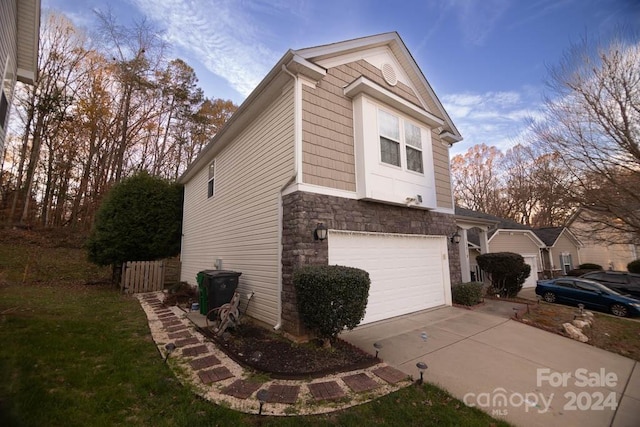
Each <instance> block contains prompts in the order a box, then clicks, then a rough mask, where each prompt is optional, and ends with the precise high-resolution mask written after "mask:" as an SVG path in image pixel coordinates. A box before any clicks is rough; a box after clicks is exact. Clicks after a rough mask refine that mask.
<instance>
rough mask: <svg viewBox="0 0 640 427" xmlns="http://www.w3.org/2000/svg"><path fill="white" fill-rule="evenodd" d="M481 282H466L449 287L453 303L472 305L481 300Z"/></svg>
mask: <svg viewBox="0 0 640 427" xmlns="http://www.w3.org/2000/svg"><path fill="white" fill-rule="evenodd" d="M482 288H483V284H482V283H481V282H467V283H460V284H457V285H454V286H453V287H452V288H451V299H453V302H454V303H455V304H460V305H467V306H472V305H476V304H479V303H480V302H481V301H482Z"/></svg>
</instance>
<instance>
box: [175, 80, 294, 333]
mask: <svg viewBox="0 0 640 427" xmlns="http://www.w3.org/2000/svg"><path fill="white" fill-rule="evenodd" d="M293 158H294V107H293V84H292V83H289V84H288V86H287V87H286V89H283V91H282V94H281V95H280V96H279V97H278V98H277V99H276V100H274V101H273V102H272V103H271V104H270V105H269V106H268V107H267V108H265V109H264V111H263V112H262V113H261V114H260V115H259V116H257V117H256V118H255V119H254V120H253V121H252V122H251V124H250V125H249V126H247V127H246V129H244V130H243V131H242V133H240V134H239V135H238V136H237V137H236V138H234V140H233V141H232V142H231V143H230V144H228V145H227V146H226V147H225V148H223V149H222V151H221V152H220V153H218V154H217V156H216V157H215V162H216V163H215V194H214V196H213V197H211V198H208V197H207V181H208V179H209V175H208V167H203V168H201V170H200V171H199V172H197V174H196V175H195V176H194V177H193V178H192V179H190V180H189V181H188V182H186V183H185V200H184V218H183V220H184V225H183V241H182V262H183V263H182V273H181V280H183V281H186V282H189V283H191V284H194V285H195V278H196V274H197V273H198V272H199V271H201V270H205V269H213V268H214V262H215V260H216V259H217V258H220V259H222V262H223V264H222V267H223V268H224V269H226V270H236V271H240V272H241V273H242V276H241V277H240V290H241V292H242V293H243V295H244V294H246V293H247V292H249V291H254V292H255V297H254V298H253V299H252V300H251V304H250V305H249V309H248V310H249V311H248V314H249V315H250V316H252V317H254V318H256V319H258V320H261V321H263V322H267V323H269V324H271V325H275V323H276V322H278V321H279V315H280V294H279V290H278V283H279V277H280V276H279V272H280V237H279V236H280V232H281V226H280V217H281V213H280V209H281V202H280V191H281V189H282V187H283V186H284V185H285V184H286V183H287V182H288V181H289V180H290V179H291V177H292V176H293V173H294V164H295V163H294V160H293ZM243 304H244V302H243Z"/></svg>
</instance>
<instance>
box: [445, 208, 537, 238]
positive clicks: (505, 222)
mask: <svg viewBox="0 0 640 427" xmlns="http://www.w3.org/2000/svg"><path fill="white" fill-rule="evenodd" d="M455 212H456V215H457V216H461V217H468V218H477V219H485V220H490V221H493V222H495V223H496V226H495V228H494V230H493V231H494V232H495V230H497V229H507V230H531V227H528V226H526V225H523V224H520V223H519V222H516V221H513V220H511V219H507V218H500V217H499V216H495V215H490V214H487V213H484V212H479V211H474V210H472V209H467V208H461V207H460V206H456V210H455Z"/></svg>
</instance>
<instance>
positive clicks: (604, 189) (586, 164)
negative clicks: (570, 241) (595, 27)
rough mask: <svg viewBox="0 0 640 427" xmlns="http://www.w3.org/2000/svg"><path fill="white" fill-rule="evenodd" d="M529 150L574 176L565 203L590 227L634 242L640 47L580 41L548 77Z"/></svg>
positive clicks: (639, 215) (638, 226) (638, 218)
mask: <svg viewBox="0 0 640 427" xmlns="http://www.w3.org/2000/svg"><path fill="white" fill-rule="evenodd" d="M545 107H546V117H545V118H544V120H540V121H537V122H535V123H534V124H533V130H534V134H535V138H536V144H537V145H538V146H539V147H540V148H541V149H543V150H545V151H546V152H549V153H557V154H558V156H559V158H560V159H561V160H562V162H563V163H564V165H565V167H566V169H567V170H568V171H570V172H571V173H572V175H573V179H574V184H575V187H574V188H573V189H572V196H573V197H574V199H575V200H577V201H579V202H580V203H581V205H582V206H584V207H587V208H589V209H590V210H592V211H594V212H598V215H592V216H590V218H591V221H593V223H594V226H596V225H600V226H602V227H610V228H612V229H616V230H619V231H622V232H624V234H626V235H627V236H628V241H629V242H634V241H635V242H637V241H638V237H639V236H640V192H639V191H638V189H639V188H640V147H639V145H638V144H639V143H640V39H639V38H638V35H637V34H634V35H632V36H631V37H627V38H623V37H621V36H619V37H618V38H616V39H614V40H613V41H611V42H609V43H607V44H602V43H600V44H595V45H593V44H591V43H589V42H588V41H586V40H585V41H583V42H581V43H580V44H576V45H574V46H572V47H571V49H570V50H568V51H567V52H566V54H565V56H564V57H563V60H562V61H561V62H560V63H559V65H558V66H557V67H555V68H554V69H552V70H551V73H550V80H549V93H548V95H547V97H546V101H545Z"/></svg>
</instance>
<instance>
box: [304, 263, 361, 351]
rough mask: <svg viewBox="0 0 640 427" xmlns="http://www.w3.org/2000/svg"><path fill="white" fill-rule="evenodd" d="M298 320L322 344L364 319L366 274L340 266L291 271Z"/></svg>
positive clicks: (322, 266) (312, 267) (317, 266)
mask: <svg viewBox="0 0 640 427" xmlns="http://www.w3.org/2000/svg"><path fill="white" fill-rule="evenodd" d="M293 284H294V286H295V288H296V298H297V302H298V312H299V313H300V318H301V320H302V323H303V324H304V325H305V327H307V329H309V330H310V331H311V332H313V333H315V334H316V335H317V336H318V337H319V338H322V339H323V340H324V342H325V345H327V346H328V345H330V340H331V339H333V338H335V337H336V336H337V335H338V334H339V333H340V332H341V331H342V330H343V329H344V328H347V329H350V330H351V329H353V328H355V327H356V326H358V324H359V323H360V322H361V321H362V319H363V318H364V312H365V309H366V308H367V301H368V299H369V286H370V285H371V280H370V279H369V273H367V272H366V271H364V270H361V269H359V268H353V267H344V266H340V265H309V266H305V267H302V268H300V269H298V270H296V271H295V273H294V274H293Z"/></svg>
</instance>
